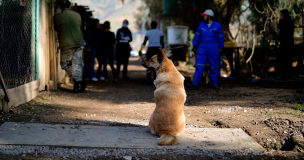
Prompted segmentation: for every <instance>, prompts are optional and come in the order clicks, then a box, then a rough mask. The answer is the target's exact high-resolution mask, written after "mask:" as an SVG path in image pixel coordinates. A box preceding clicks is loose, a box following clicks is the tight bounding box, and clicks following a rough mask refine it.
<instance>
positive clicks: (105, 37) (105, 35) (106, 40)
mask: <svg viewBox="0 0 304 160" xmlns="http://www.w3.org/2000/svg"><path fill="white" fill-rule="evenodd" d="M100 44H101V45H100V46H101V51H107V52H112V51H113V50H114V48H113V45H114V44H115V34H114V33H113V32H111V31H102V32H101V36H100Z"/></svg>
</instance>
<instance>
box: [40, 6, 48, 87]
mask: <svg viewBox="0 0 304 160" xmlns="http://www.w3.org/2000/svg"><path fill="white" fill-rule="evenodd" d="M39 12H40V13H39V46H38V47H39V48H38V54H39V61H38V63H39V79H40V86H39V91H42V90H45V86H46V85H47V84H48V83H49V79H50V64H49V33H48V32H49V25H48V13H49V12H48V3H47V2H46V1H45V0H40V11H39Z"/></svg>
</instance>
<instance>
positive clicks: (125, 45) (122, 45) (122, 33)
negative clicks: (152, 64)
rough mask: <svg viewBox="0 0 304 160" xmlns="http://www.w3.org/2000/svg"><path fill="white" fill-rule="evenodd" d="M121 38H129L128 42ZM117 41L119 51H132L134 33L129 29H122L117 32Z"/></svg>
mask: <svg viewBox="0 0 304 160" xmlns="http://www.w3.org/2000/svg"><path fill="white" fill-rule="evenodd" d="M121 37H128V38H129V39H128V40H121ZM116 41H117V50H118V51H119V50H121V49H123V50H127V49H128V50H129V51H130V46H129V42H131V41H132V33H131V31H130V30H129V28H120V29H118V30H117V34H116Z"/></svg>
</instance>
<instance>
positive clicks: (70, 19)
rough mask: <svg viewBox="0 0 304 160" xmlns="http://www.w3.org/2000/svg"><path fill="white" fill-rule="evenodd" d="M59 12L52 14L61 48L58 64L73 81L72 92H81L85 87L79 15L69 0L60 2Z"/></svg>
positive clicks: (82, 43)
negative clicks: (73, 9) (72, 8)
mask: <svg viewBox="0 0 304 160" xmlns="http://www.w3.org/2000/svg"><path fill="white" fill-rule="evenodd" d="M60 7H61V9H62V12H61V13H58V14H56V15H55V16H54V26H55V30H56V31H57V32H58V37H59V49H60V50H61V59H60V65H61V68H62V69H64V70H65V71H66V72H67V73H68V75H69V76H70V77H71V78H72V79H73V81H74V89H73V92H74V93H78V92H79V84H81V90H80V91H81V92H83V91H84V90H85V88H86V81H85V80H83V73H82V72H83V62H82V50H83V46H84V42H83V36H82V33H81V29H80V27H81V24H82V22H81V17H80V15H79V14H78V13H76V12H74V11H72V10H71V3H70V1H69V0H66V2H65V3H64V2H63V1H61V2H60Z"/></svg>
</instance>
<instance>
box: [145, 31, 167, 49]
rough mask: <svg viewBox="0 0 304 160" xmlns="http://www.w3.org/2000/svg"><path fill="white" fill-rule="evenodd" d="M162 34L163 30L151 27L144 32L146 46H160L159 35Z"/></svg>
mask: <svg viewBox="0 0 304 160" xmlns="http://www.w3.org/2000/svg"><path fill="white" fill-rule="evenodd" d="M161 36H164V34H163V32H162V31H161V30H159V29H151V30H149V31H148V32H147V33H146V37H147V38H148V40H149V45H148V47H161V44H160V37H161Z"/></svg>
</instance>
